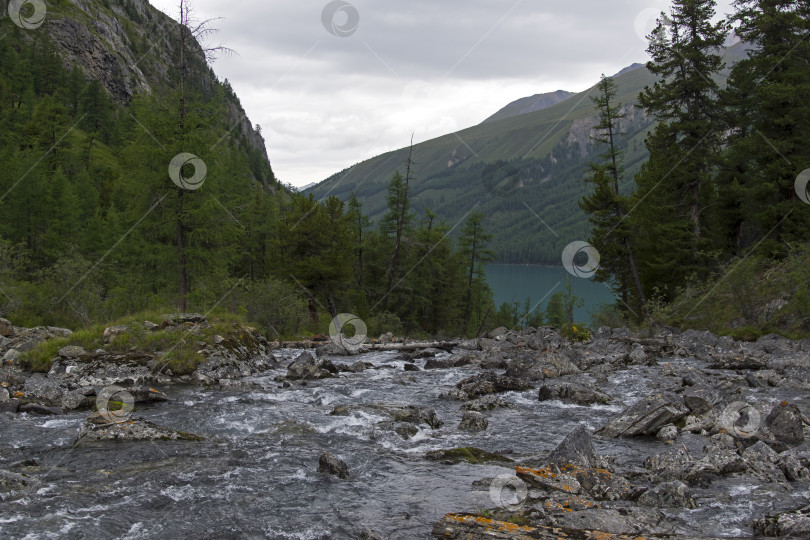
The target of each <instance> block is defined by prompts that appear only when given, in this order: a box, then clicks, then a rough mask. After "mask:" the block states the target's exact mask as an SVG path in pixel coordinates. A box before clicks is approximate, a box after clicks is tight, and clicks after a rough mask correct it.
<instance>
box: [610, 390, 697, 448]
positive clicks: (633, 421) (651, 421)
mask: <svg viewBox="0 0 810 540" xmlns="http://www.w3.org/2000/svg"><path fill="white" fill-rule="evenodd" d="M688 412H689V410H688V409H687V408H686V407H685V406H684V405H683V400H682V399H681V398H680V397H678V396H677V395H675V394H672V393H668V392H665V393H662V394H653V395H651V396H647V397H646V398H645V399H642V400H641V401H639V402H638V403H636V404H635V405H632V406H630V407H629V408H627V409H625V410H624V411H623V412H622V413H620V414H619V416H617V417H616V418H614V419H613V420H611V421H610V422H608V423H607V424H606V425H605V426H604V427H603V428H602V429H600V430H599V431H597V434H598V435H602V436H603V437H634V436H637V435H655V434H656V433H658V430H659V429H661V427H663V426H665V425H666V424H674V423H676V422H677V421H678V420H680V419H681V418H683V417H684V416H686V415H687V413H688Z"/></svg>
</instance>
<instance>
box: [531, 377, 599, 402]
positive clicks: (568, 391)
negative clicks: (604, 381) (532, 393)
mask: <svg viewBox="0 0 810 540" xmlns="http://www.w3.org/2000/svg"><path fill="white" fill-rule="evenodd" d="M538 399H539V400H540V401H546V400H552V399H557V400H560V401H563V402H565V403H576V404H577V405H592V404H594V403H607V402H608V401H609V400H610V396H608V395H607V394H605V393H603V392H600V391H599V390H597V389H596V388H589V387H587V386H585V385H584V384H579V383H573V382H567V381H549V382H546V383H545V384H544V385H543V386H541V387H540V391H539V394H538Z"/></svg>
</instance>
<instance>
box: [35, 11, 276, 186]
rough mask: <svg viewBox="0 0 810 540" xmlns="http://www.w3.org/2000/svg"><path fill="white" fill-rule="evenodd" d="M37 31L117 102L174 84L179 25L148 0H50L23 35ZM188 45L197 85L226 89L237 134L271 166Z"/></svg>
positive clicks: (235, 104)
mask: <svg viewBox="0 0 810 540" xmlns="http://www.w3.org/2000/svg"><path fill="white" fill-rule="evenodd" d="M39 32H43V33H45V34H47V35H48V37H49V38H50V39H51V41H52V42H53V44H54V45H55V46H56V52H57V54H59V56H60V57H61V59H62V61H63V64H64V66H65V68H66V69H68V70H69V69H70V68H71V67H72V66H73V65H76V66H78V67H79V68H81V70H82V71H83V73H84V75H85V78H86V79H87V80H88V81H90V80H97V81H99V82H101V83H102V84H103V86H104V88H106V90H107V91H108V92H109V93H110V95H111V97H112V98H113V99H114V100H115V101H117V102H119V103H122V104H128V103H130V102H131V101H132V99H133V98H134V97H135V96H136V95H138V94H152V93H164V92H167V91H173V90H174V89H175V88H176V87H177V80H176V75H174V74H173V71H174V70H173V69H172V68H171V66H173V65H175V64H176V62H177V59H176V58H175V55H176V52H177V51H176V49H177V48H176V45H175V41H176V40H175V38H176V36H177V33H178V32H179V25H178V23H177V22H176V21H174V20H173V19H172V18H170V17H169V16H167V15H166V14H164V13H163V12H162V11H160V10H158V9H157V8H155V7H153V6H152V5H151V4H150V3H149V2H148V0H124V1H122V2H109V1H75V2H65V1H60V2H48V5H47V17H46V21H45V24H43V25H42V27H40V28H39V29H37V30H34V31H31V32H28V33H25V34H23V36H24V37H26V38H28V39H31V40H33V39H36V38H37V34H38V33H39ZM192 46H193V47H195V48H196V49H197V51H196V54H194V56H195V58H193V59H192V61H191V64H192V65H191V69H192V70H194V71H196V72H197V75H198V82H197V84H198V85H199V86H200V87H201V88H203V89H205V90H207V91H208V92H209V93H210V92H212V91H214V90H215V89H216V88H217V87H223V88H224V89H225V92H226V94H227V97H228V113H227V114H228V120H229V121H230V122H231V125H234V126H235V128H234V130H233V133H234V134H235V137H236V138H237V139H239V140H240V142H242V143H243V144H245V145H246V146H248V147H249V148H250V149H251V150H252V152H253V153H255V154H256V156H255V159H261V160H263V161H265V162H267V167H266V169H268V170H269V159H268V156H267V150H266V146H265V141H264V139H263V138H262V136H261V134H259V133H258V132H257V131H256V130H255V129H254V127H253V124H252V123H251V121H250V119H249V118H248V117H247V114H246V113H245V111H244V109H243V108H242V105H241V103H240V102H239V98H238V97H237V96H236V95H235V94H234V93H233V90H232V89H231V88H230V85H229V84H228V82H227V81H225V82H224V83H220V82H219V80H218V79H217V77H216V75H215V74H214V72H213V71H212V70H211V69H210V68H209V67H208V66H207V65H206V63H205V59H204V54H203V51H202V48H201V47H199V45H198V44H197V43H196V42H192ZM270 174H272V173H270ZM265 180H267V181H270V180H271V178H267V179H265Z"/></svg>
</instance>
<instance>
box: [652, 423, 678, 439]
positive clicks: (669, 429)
mask: <svg viewBox="0 0 810 540" xmlns="http://www.w3.org/2000/svg"><path fill="white" fill-rule="evenodd" d="M677 436H678V428H677V426H675V425H673V424H667V425H666V426H664V427H662V428H661V429H659V430H658V433H656V435H655V437H656V438H657V439H660V440H662V441H673V440H675V438H676V437H677Z"/></svg>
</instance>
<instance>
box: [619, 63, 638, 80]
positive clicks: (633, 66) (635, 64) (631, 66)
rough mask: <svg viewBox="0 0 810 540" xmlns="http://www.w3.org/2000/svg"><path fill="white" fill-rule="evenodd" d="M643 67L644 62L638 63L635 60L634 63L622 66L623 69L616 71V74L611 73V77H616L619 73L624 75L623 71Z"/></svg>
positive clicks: (627, 71) (626, 71) (628, 71)
mask: <svg viewBox="0 0 810 540" xmlns="http://www.w3.org/2000/svg"><path fill="white" fill-rule="evenodd" d="M643 67H644V64H640V63H638V62H635V63H634V64H630V65H629V66H627V67H626V68H624V69H623V70H621V71H620V72H618V73H617V74H616V75H613V77H614V78H615V77H618V76H619V75H624V74H625V73H630V72H631V71H635V70H637V69H641V68H643Z"/></svg>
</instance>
